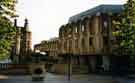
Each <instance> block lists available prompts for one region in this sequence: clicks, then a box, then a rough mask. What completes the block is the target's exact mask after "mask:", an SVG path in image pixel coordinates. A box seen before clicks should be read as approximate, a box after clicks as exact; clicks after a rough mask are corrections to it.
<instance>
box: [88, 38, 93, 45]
mask: <svg viewBox="0 0 135 83" xmlns="http://www.w3.org/2000/svg"><path fill="white" fill-rule="evenodd" d="M92 44H93V38H91V37H90V38H89V45H90V46H92Z"/></svg>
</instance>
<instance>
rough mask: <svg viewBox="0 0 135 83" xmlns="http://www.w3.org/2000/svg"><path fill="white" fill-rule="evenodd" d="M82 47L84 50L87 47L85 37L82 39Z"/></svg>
mask: <svg viewBox="0 0 135 83" xmlns="http://www.w3.org/2000/svg"><path fill="white" fill-rule="evenodd" d="M82 48H83V50H84V49H85V40H84V38H83V39H82Z"/></svg>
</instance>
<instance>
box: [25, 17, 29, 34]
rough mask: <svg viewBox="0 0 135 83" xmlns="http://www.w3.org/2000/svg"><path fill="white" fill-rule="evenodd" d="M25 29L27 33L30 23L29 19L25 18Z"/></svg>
mask: <svg viewBox="0 0 135 83" xmlns="http://www.w3.org/2000/svg"><path fill="white" fill-rule="evenodd" d="M24 22H25V23H24V27H25V28H26V31H29V23H28V19H27V18H25V20H24Z"/></svg>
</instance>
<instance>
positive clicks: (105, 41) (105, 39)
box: [103, 37, 108, 45]
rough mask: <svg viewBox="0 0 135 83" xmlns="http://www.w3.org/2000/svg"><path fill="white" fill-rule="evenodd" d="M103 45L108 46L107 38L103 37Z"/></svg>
mask: <svg viewBox="0 0 135 83" xmlns="http://www.w3.org/2000/svg"><path fill="white" fill-rule="evenodd" d="M103 43H104V45H107V44H108V38H107V37H103Z"/></svg>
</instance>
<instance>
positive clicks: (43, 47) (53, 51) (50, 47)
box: [34, 38, 58, 57]
mask: <svg viewBox="0 0 135 83" xmlns="http://www.w3.org/2000/svg"><path fill="white" fill-rule="evenodd" d="M34 50H35V51H36V50H39V51H40V52H46V53H47V54H48V56H56V57H57V56H58V38H51V39H50V40H44V41H42V42H41V43H40V44H36V45H35V46H34Z"/></svg>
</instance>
